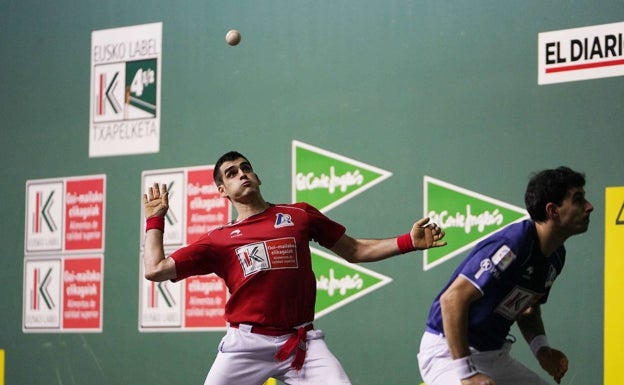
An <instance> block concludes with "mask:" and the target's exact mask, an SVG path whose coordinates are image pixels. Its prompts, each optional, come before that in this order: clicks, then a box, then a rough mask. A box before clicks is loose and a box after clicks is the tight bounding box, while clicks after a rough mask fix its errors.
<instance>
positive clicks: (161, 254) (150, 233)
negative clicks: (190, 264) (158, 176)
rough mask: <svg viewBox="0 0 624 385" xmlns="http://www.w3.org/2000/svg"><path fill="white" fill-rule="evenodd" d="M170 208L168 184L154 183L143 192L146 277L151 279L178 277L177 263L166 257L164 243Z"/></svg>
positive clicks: (163, 279)
mask: <svg viewBox="0 0 624 385" xmlns="http://www.w3.org/2000/svg"><path fill="white" fill-rule="evenodd" d="M168 209H169V193H168V192H167V186H166V185H164V184H163V185H162V187H160V188H159V186H158V183H154V186H152V187H150V188H149V189H148V191H147V193H146V194H143V212H144V214H145V218H146V221H147V225H146V232H145V255H144V256H143V266H144V270H145V278H146V279H148V280H150V281H157V282H160V281H167V280H170V279H174V278H175V277H176V270H175V264H174V262H173V260H171V258H165V248H164V245H163V233H164V229H165V214H167V210H168Z"/></svg>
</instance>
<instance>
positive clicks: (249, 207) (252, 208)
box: [234, 196, 269, 222]
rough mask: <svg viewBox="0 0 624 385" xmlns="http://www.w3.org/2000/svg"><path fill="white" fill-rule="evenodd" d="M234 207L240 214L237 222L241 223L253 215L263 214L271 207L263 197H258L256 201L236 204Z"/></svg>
mask: <svg viewBox="0 0 624 385" xmlns="http://www.w3.org/2000/svg"><path fill="white" fill-rule="evenodd" d="M234 207H235V208H236V212H237V213H238V217H237V218H236V222H239V221H242V220H243V219H246V218H249V217H250V216H252V215H256V214H259V213H261V212H263V211H264V210H266V209H267V208H268V207H269V204H268V203H267V202H266V201H265V200H264V199H263V198H262V197H261V196H258V197H257V198H256V199H253V200H251V201H241V202H234Z"/></svg>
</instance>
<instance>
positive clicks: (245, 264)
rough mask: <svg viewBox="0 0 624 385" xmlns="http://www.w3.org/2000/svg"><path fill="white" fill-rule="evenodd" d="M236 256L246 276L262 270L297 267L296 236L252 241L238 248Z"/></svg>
mask: <svg viewBox="0 0 624 385" xmlns="http://www.w3.org/2000/svg"><path fill="white" fill-rule="evenodd" d="M236 256H237V257H238V261H239V262H240V265H241V267H242V269H243V274H244V275H245V277H247V276H249V275H251V274H254V273H257V272H259V271H262V270H276V269H296V268H297V267H298V266H299V265H298V261H297V243H296V241H295V238H293V237H289V238H279V239H271V240H269V241H264V242H257V243H250V244H248V245H245V246H242V247H239V248H237V249H236Z"/></svg>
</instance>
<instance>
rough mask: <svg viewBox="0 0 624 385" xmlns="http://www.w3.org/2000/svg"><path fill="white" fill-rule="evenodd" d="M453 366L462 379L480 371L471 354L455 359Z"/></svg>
mask: <svg viewBox="0 0 624 385" xmlns="http://www.w3.org/2000/svg"><path fill="white" fill-rule="evenodd" d="M453 368H454V369H455V371H456V372H457V375H458V376H459V379H460V380H464V379H466V378H468V377H472V376H474V375H475V374H477V373H479V371H478V370H477V367H476V366H475V364H474V362H472V358H470V356H468V357H462V358H458V359H456V360H453Z"/></svg>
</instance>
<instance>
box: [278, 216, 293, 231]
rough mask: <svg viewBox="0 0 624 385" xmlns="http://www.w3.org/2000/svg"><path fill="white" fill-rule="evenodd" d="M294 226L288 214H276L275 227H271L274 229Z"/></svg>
mask: <svg viewBox="0 0 624 385" xmlns="http://www.w3.org/2000/svg"><path fill="white" fill-rule="evenodd" d="M294 225H295V224H294V223H293V221H292V217H291V216H290V215H288V214H283V213H277V214H275V225H273V226H274V227H275V228H276V229H279V228H280V227H287V226H294Z"/></svg>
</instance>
